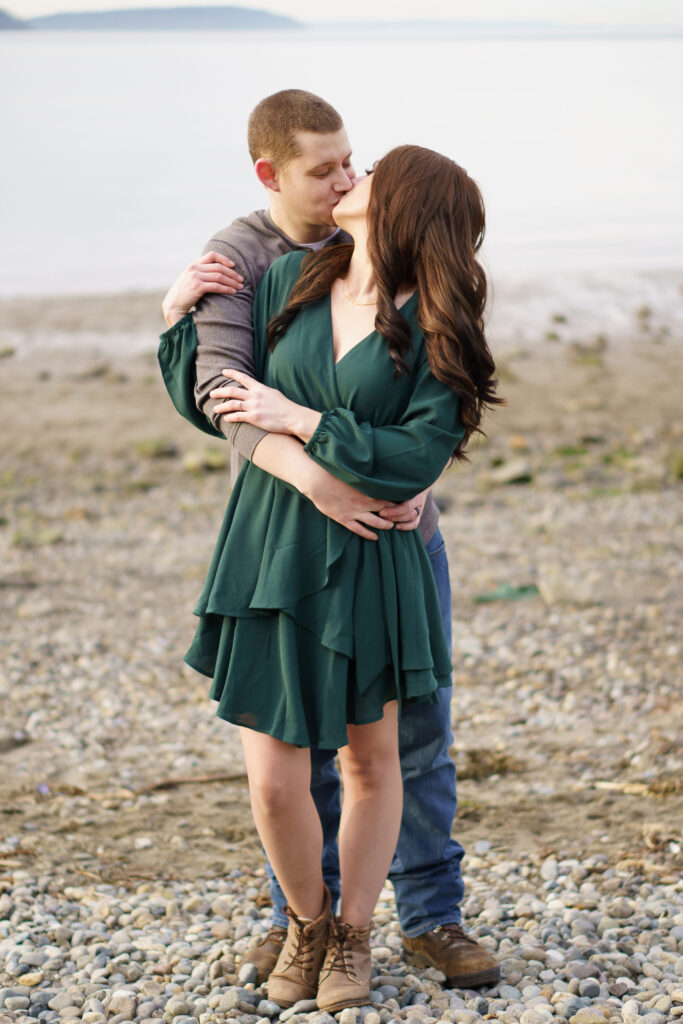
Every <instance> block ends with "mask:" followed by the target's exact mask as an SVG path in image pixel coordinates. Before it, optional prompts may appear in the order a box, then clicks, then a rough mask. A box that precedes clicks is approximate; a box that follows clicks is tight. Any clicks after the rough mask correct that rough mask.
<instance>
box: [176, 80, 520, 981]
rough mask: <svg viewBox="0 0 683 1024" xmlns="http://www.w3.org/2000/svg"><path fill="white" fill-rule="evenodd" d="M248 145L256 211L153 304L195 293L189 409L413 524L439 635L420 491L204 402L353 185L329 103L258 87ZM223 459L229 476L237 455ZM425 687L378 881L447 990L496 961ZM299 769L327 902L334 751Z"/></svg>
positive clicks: (266, 958)
mask: <svg viewBox="0 0 683 1024" xmlns="http://www.w3.org/2000/svg"><path fill="white" fill-rule="evenodd" d="M249 149H250V152H251V156H252V159H253V161H254V168H255V171H256V174H257V176H258V178H259V180H260V181H261V183H262V184H263V185H264V186H265V188H266V189H267V190H268V197H269V210H268V211H257V212H255V213H252V214H250V215H249V216H248V217H245V218H240V219H238V220H237V221H235V222H233V224H231V225H230V226H229V227H227V228H225V229H223V230H222V231H221V232H219V233H218V234H217V235H216V236H215V237H214V238H212V239H211V240H210V242H209V244H208V246H207V247H206V251H205V255H204V256H203V257H202V258H201V259H200V260H198V261H197V262H196V263H194V264H192V265H191V266H190V267H189V268H188V269H187V270H186V271H185V272H184V273H183V274H182V275H181V276H180V278H179V279H178V280H177V281H176V283H175V284H174V285H173V286H172V288H171V289H170V291H169V293H168V294H167V296H166V298H165V300H164V307H163V308H164V316H165V318H166V322H167V323H168V324H169V325H170V326H171V330H173V327H172V325H173V324H175V323H176V322H177V321H178V320H180V319H181V318H182V317H183V316H184V315H185V314H186V312H187V311H188V310H189V309H190V308H191V307H192V305H193V304H194V303H195V302H197V300H198V299H199V301H198V302H197V307H196V311H195V313H194V320H195V324H196V329H197V336H198V347H197V356H196V378H197V385H196V389H195V398H196V403H197V407H198V408H199V409H200V410H201V412H202V413H203V414H204V415H205V416H206V417H208V418H209V419H210V420H211V422H212V423H213V425H214V427H215V428H217V429H219V430H223V431H224V433H225V434H226V436H227V437H228V439H229V440H230V442H231V444H232V445H233V446H234V448H235V449H236V450H237V452H239V454H240V455H241V456H243V457H245V458H248V459H251V460H252V461H253V462H254V463H255V464H256V465H258V466H259V467H260V468H261V469H264V470H265V471H267V472H269V473H271V474H273V475H274V476H277V477H279V478H280V479H282V480H285V481H286V482H287V483H289V484H290V485H292V486H294V487H296V488H297V490H299V491H300V492H301V493H303V494H305V495H306V496H307V497H308V498H309V499H310V500H311V501H313V503H314V504H315V505H316V507H317V508H318V509H320V511H322V512H323V513H324V514H325V515H327V516H328V517H330V518H332V519H334V520H336V521H337V522H340V523H342V524H343V525H344V526H346V527H347V528H348V529H350V530H352V531H353V532H355V533H358V534H359V535H360V536H363V537H365V538H367V540H368V541H369V542H371V541H373V540H376V533H375V532H374V531H376V530H380V529H399V530H401V529H415V528H419V529H420V531H421V533H422V536H423V538H424V541H425V544H426V547H427V551H428V553H429V554H430V560H431V564H432V568H433V571H434V575H435V579H436V583H437V589H438V592H439V598H440V605H441V614H442V619H443V625H444V631H445V634H446V639H447V641H448V642H450V637H451V594H450V584H449V577H448V564H447V559H446V553H445V548H444V545H443V541H442V539H441V535H440V533H439V532H438V510H437V508H436V505H435V504H434V500H433V498H432V496H431V493H430V492H427V493H425V494H422V495H417V496H416V497H415V498H414V499H413V500H412V501H410V502H404V503H402V504H400V505H395V506H393V507H392V506H391V505H390V503H389V502H383V501H377V500H373V499H369V498H367V497H366V496H365V495H363V494H361V493H360V492H359V491H356V490H355V489H354V488H352V487H349V486H348V485H346V484H344V483H342V482H341V481H339V480H337V479H336V478H335V477H333V476H332V475H331V474H329V473H327V472H326V471H325V470H323V469H322V468H321V467H319V466H317V465H315V464H314V463H313V461H312V460H311V459H309V458H308V456H307V455H306V454H305V452H304V451H303V447H302V445H301V444H300V442H299V441H298V440H297V439H296V438H294V437H291V436H288V435H283V434H267V433H264V431H262V430H260V429H259V428H257V427H254V426H251V425H249V424H246V423H237V424H235V423H228V422H226V421H224V420H222V418H221V414H220V413H219V414H216V413H215V411H214V409H215V406H216V405H218V404H220V403H221V400H222V399H221V394H220V392H221V391H222V390H224V388H225V386H226V385H227V381H226V378H225V376H224V375H223V374H222V371H223V369H224V368H225V367H230V368H231V369H236V370H241V371H242V372H244V373H247V374H248V375H249V376H254V364H253V337H252V320H251V306H252V302H253V299H254V293H255V291H256V288H257V286H258V283H259V281H260V279H261V277H262V276H263V274H264V273H265V271H266V270H267V268H268V266H270V264H271V263H272V262H273V260H275V259H276V258H277V257H278V256H280V255H283V254H284V253H287V252H291V251H292V250H298V249H317V248H320V247H322V246H324V245H333V244H338V243H339V242H340V241H346V240H347V239H346V238H345V237H343V236H342V233H341V232H339V231H338V230H337V229H336V228H335V224H334V220H333V217H332V212H333V210H334V207H335V205H336V203H337V202H338V201H339V199H340V198H341V196H342V195H344V194H345V193H346V192H348V191H349V190H350V189H351V188H352V187H353V178H354V170H353V167H352V164H351V150H350V147H349V143H348V139H347V137H346V132H345V130H344V126H343V123H342V121H341V118H340V117H339V115H338V113H337V112H336V111H335V110H334V109H333V108H332V107H330V106H329V104H327V103H325V101H323V100H321V99H320V98H319V97H317V96H314V95H312V94H311V93H307V92H304V91H302V90H296V89H289V90H285V91H283V92H279V93H276V94H274V95H273V96H269V97H267V98H266V99H265V100H263V101H262V102H261V103H259V104H258V106H257V107H256V108H255V110H254V111H253V112H252V114H251V117H250V119H249ZM200 297H201V298H200ZM217 392H218V393H217ZM232 461H233V472H234V470H235V469H236V468H237V465H238V464H239V459H238V458H234V459H233V460H232ZM438 693H439V699H438V703H436V704H408V705H406V706H405V707H404V710H403V713H402V717H401V722H400V727H399V745H400V753H401V767H402V774H403V780H404V808H403V818H402V825H401V833H400V836H399V841H398V845H397V849H396V855H395V858H394V862H393V864H392V867H391V871H390V876H389V877H390V879H391V881H392V882H393V885H394V889H395V893H396V903H397V908H398V913H399V919H400V923H401V928H402V932H403V945H404V951H405V958H406V960H407V961H408V962H409V963H415V964H418V965H421V966H434V967H437V968H438V969H439V970H441V971H443V973H444V974H445V975H446V977H447V979H448V982H449V984H450V985H453V986H459V987H475V986H479V985H485V984H495V983H496V982H497V981H498V979H499V977H500V972H499V968H498V965H497V964H496V962H495V960H494V959H493V957H492V956H491V955H490V953H488V952H487V951H486V950H485V949H483V948H482V947H481V946H479V945H478V944H477V943H476V942H474V940H472V939H470V938H469V937H468V936H466V934H465V933H464V932H463V930H462V927H461V912H460V907H459V904H460V902H461V900H462V896H463V892H464V886H463V882H462V877H461V871H460V861H461V859H462V856H463V849H462V847H461V846H460V845H459V844H458V843H457V842H455V841H454V840H453V839H452V838H451V834H450V833H451V827H452V823H453V817H454V814H455V808H456V795H455V769H454V766H453V763H452V761H451V759H450V757H449V756H448V746H449V743H450V741H451V739H452V735H451V732H450V697H451V691H450V689H441V690H439V691H438ZM311 767H312V779H311V792H312V795H313V798H314V800H315V803H316V807H317V809H318V813H319V815H320V818H321V822H322V826H323V833H324V850H323V873H324V877H325V882H326V884H327V885H328V887H329V889H330V892H331V894H332V898H333V903H334V901H335V900H336V899H337V898H338V896H339V864H338V853H337V844H336V835H337V831H338V825H339V815H340V796H339V779H338V776H337V773H336V769H335V766H334V756H333V752H331V751H320V750H315V749H314V750H311ZM269 872H270V875H271V879H272V884H271V892H272V896H273V904H274V915H273V928H272V929H271V931H270V932H269V933H268V935H267V936H266V937H265V938H264V939H263V940H261V942H260V943H259V944H258V945H257V946H256V947H255V948H254V949H252V950H251V951H250V953H249V954H248V960H249V961H250V962H251V963H253V964H255V965H256V967H257V970H258V976H259V980H264V979H265V978H266V977H267V976H268V975H269V973H270V972H271V970H272V969H273V967H274V965H275V961H276V959H277V956H278V954H279V952H280V949H281V948H282V944H283V941H284V938H285V935H286V928H287V918H286V916H285V914H284V904H285V899H284V896H283V893H282V890H281V889H280V886H279V885H278V883H277V880H276V879H275V877H274V876H273V874H272V871H270V866H269Z"/></svg>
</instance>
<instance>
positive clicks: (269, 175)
mask: <svg viewBox="0 0 683 1024" xmlns="http://www.w3.org/2000/svg"><path fill="white" fill-rule="evenodd" d="M254 170H255V171H256V177H257V178H258V180H259V181H260V182H261V184H262V185H265V187H266V188H269V189H270V190H271V192H279V191H280V186H279V184H278V180H277V171H276V170H275V166H274V165H273V163H272V162H271V161H270V160H266V159H265V157H259V159H258V160H257V161H256V163H255V164H254Z"/></svg>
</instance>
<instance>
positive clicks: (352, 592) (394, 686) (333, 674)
mask: <svg viewBox="0 0 683 1024" xmlns="http://www.w3.org/2000/svg"><path fill="white" fill-rule="evenodd" d="M305 255H306V254H305V253H300V252H295V253H291V254H289V255H287V256H284V257H282V258H281V259H279V260H277V261H276V262H275V263H274V264H273V265H272V266H271V267H270V269H269V270H268V272H267V273H266V275H265V276H264V278H263V280H262V282H261V284H260V286H259V289H258V292H257V295H256V298H255V302H254V344H255V359H256V364H255V365H256V367H257V371H258V372H259V375H260V379H261V380H262V381H263V382H264V383H266V384H267V385H269V386H270V387H274V388H277V389H279V390H280V391H282V392H283V394H285V395H286V396H287V397H288V398H290V399H292V400H293V401H295V402H297V403H299V404H301V405H305V406H308V407H310V408H313V409H315V410H319V411H320V412H321V413H322V415H321V419H320V422H319V424H318V427H317V429H316V431H315V433H314V434H313V436H312V437H311V439H310V440H309V441H308V443H307V444H306V445H305V451H306V453H307V454H308V455H309V457H310V458H312V459H313V460H314V461H315V462H317V463H318V464H319V465H321V466H323V467H324V468H325V469H326V470H328V471H329V472H330V473H332V474H333V475H334V476H336V477H338V478H339V479H341V480H344V481H346V482H347V483H349V484H351V485H353V486H354V487H356V488H358V489H359V490H360V491H362V492H363V493H365V494H368V495H369V496H371V497H377V498H384V499H386V500H387V502H400V501H404V500H405V499H407V498H410V497H412V496H414V495H415V494H417V493H419V492H420V491H422V490H424V489H426V488H427V487H428V486H430V485H431V484H432V483H433V482H434V481H435V480H436V478H437V477H438V476H439V474H440V472H441V471H442V470H443V468H444V466H445V464H446V462H447V460H448V458H449V457H450V455H451V454H452V452H453V450H454V448H455V446H456V444H457V443H458V441H459V440H460V439H461V437H462V434H463V428H462V424H461V422H460V417H459V414H458V399H457V396H456V395H455V393H454V392H453V391H452V390H451V389H450V388H448V387H447V386H446V385H444V384H442V383H440V382H439V381H437V380H436V379H435V377H434V376H433V375H432V373H431V371H430V369H429V363H428V361H427V356H426V352H425V344H424V339H423V337H422V335H421V333H420V330H419V327H418V325H417V319H416V312H417V296H416V295H414V296H412V297H411V298H410V299H409V300H408V302H407V303H406V304H405V305H404V306H403V307H402V308H401V313H402V315H403V316H404V317H405V319H406V320H407V322H408V324H409V326H410V331H411V340H412V350H411V352H410V353H409V355H408V364H409V373H408V374H401V375H397V374H396V373H395V364H394V362H393V361H392V359H391V357H390V355H389V352H388V347H387V343H386V341H385V339H384V338H383V337H381V335H379V334H378V333H377V332H376V331H373V332H372V333H370V334H369V335H368V336H367V337H366V338H364V339H362V340H361V341H359V342H358V343H357V344H356V345H355V346H354V347H353V348H352V349H350V350H349V351H348V352H347V353H346V354H345V355H344V356H343V357H342V358H341V359H340V360H339V361H338V362H337V363H335V358H334V349H333V342H332V324H331V312H330V297H329V295H327V296H325V297H324V298H322V299H320V300H318V301H316V302H313V303H310V304H308V305H307V306H304V307H303V308H302V309H301V310H300V311H299V313H298V314H297V315H296V317H295V318H294V320H293V321H292V323H291V324H290V325H289V327H288V328H287V330H286V332H285V333H284V334H283V336H282V337H281V338H280V340H279V341H278V343H277V345H276V346H275V348H274V350H273V352H272V353H271V352H269V350H268V346H267V343H266V325H267V323H268V320H269V319H270V317H271V316H273V315H274V314H275V313H276V312H278V311H279V310H281V309H282V308H283V306H284V305H285V304H286V301H287V298H288V296H289V293H290V291H291V289H292V287H293V285H294V282H295V281H296V279H297V277H298V274H299V270H300V265H301V261H302V259H303V258H305ZM193 332H194V326H193V323H192V320H191V317H186V318H184V320H183V321H181V322H180V324H179V325H177V332H176V334H175V342H176V343H177V344H178V345H191V344H192V342H193V338H192V334H193ZM195 614H196V615H198V616H199V618H200V622H199V625H198V627H197V631H196V634H195V637H194V640H193V643H192V645H191V647H190V649H189V651H188V652H187V654H186V656H185V657H186V661H187V662H188V663H189V664H190V665H192V666H193V667H195V668H196V669H197V670H198V671H200V672H203V673H204V674H206V675H209V676H211V677H213V684H212V689H211V695H212V697H213V698H214V699H215V700H216V701H217V702H218V709H217V713H218V714H219V716H221V717H223V718H225V719H227V720H228V721H231V722H234V723H236V724H239V725H243V726H248V727H250V728H253V729H257V730H259V731H262V732H267V733H269V734H270V735H273V736H276V737H277V738H278V739H281V740H284V741H286V742H290V743H294V744H297V745H300V746H318V747H323V748H332V749H334V748H337V747H339V746H343V745H344V744H345V743H347V742H348V734H347V729H346V726H347V724H349V723H354V724H364V723H366V722H371V721H376V720H378V719H379V718H381V717H382V714H383V711H382V708H383V705H384V703H386V701H388V700H395V699H398V700H399V702H402V701H404V700H434V699H435V693H436V690H437V688H438V687H439V686H445V685H448V684H449V681H450V668H451V665H450V652H449V651H447V649H446V644H445V640H444V636H443V629H442V626H441V619H440V614H439V606H438V598H437V593H436V586H435V583H434V578H433V575H432V571H431V565H430V562H429V557H428V555H427V553H426V550H425V545H424V542H423V540H422V538H421V536H420V533H419V531H417V530H415V531H399V530H396V529H395V528H394V529H392V530H385V531H378V538H377V540H376V541H370V540H365V539H363V538H361V537H359V536H358V535H357V534H354V533H352V532H351V531H350V530H348V529H346V528H345V527H344V526H341V525H340V524H339V523H336V522H334V521H333V520H331V519H328V518H327V517H326V516H324V515H323V514H322V513H321V512H319V511H318V509H317V508H316V507H315V505H313V503H312V502H311V501H310V500H309V499H307V498H306V497H304V496H303V495H302V494H300V493H299V492H298V491H297V490H295V489H294V488H293V487H291V486H290V485H288V484H286V483H284V482H283V481H281V480H279V479H277V478H276V477H274V476H271V475H269V474H268V473H266V472H264V471H263V470H261V469H259V468H258V467H257V466H256V465H254V464H253V463H247V464H245V465H244V466H243V468H242V471H241V472H240V475H239V477H238V479H237V482H236V484H235V487H234V488H233V491H232V494H231V496H230V499H229V502H228V506H227V509H226V513H225V517H224V520H223V524H222V526H221V529H220V533H219V536H218V541H217V543H216V547H215V551H214V555H213V559H212V561H211V565H210V568H209V573H208V577H207V580H206V583H205V586H204V589H203V591H202V594H201V596H200V599H199V602H198V604H197V607H196V609H195Z"/></svg>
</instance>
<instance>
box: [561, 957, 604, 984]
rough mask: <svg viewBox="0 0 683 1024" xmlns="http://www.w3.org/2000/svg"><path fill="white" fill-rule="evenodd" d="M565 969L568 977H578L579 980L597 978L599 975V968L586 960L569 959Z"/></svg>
mask: <svg viewBox="0 0 683 1024" xmlns="http://www.w3.org/2000/svg"><path fill="white" fill-rule="evenodd" d="M566 971H567V974H568V975H569V977H570V978H578V979H579V980H582V979H584V978H598V977H599V976H600V968H599V967H598V966H597V965H596V964H593V963H590V962H589V961H588V960H571V961H570V962H569V963H568V964H567V967H566Z"/></svg>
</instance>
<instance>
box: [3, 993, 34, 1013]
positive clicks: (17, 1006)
mask: <svg viewBox="0 0 683 1024" xmlns="http://www.w3.org/2000/svg"><path fill="white" fill-rule="evenodd" d="M30 1005H31V1000H30V999H29V997H28V996H7V998H6V999H5V1009H6V1010H9V1011H10V1013H13V1012H14V1011H16V1010H27V1009H28V1007H29V1006H30Z"/></svg>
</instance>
